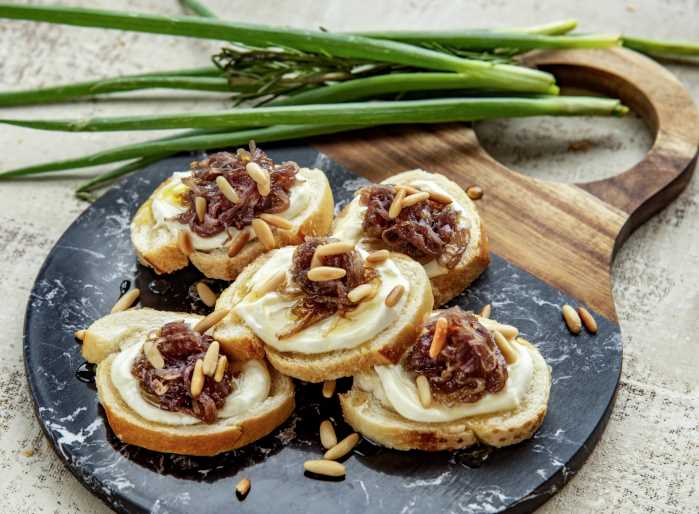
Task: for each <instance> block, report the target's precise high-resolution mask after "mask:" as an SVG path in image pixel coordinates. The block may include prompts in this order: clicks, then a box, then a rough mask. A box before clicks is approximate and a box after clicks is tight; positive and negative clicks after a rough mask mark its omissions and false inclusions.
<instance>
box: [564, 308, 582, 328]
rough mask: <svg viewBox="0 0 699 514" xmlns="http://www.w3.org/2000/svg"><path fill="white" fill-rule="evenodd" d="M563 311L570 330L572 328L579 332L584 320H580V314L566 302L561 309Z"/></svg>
mask: <svg viewBox="0 0 699 514" xmlns="http://www.w3.org/2000/svg"><path fill="white" fill-rule="evenodd" d="M561 312H562V313H563V319H564V320H565V322H566V325H567V326H568V330H570V331H571V333H573V334H579V333H580V329H581V328H582V321H581V320H580V316H579V315H578V313H577V312H576V311H575V309H573V308H572V307H571V306H570V305H568V304H565V305H564V306H563V308H562V309H561Z"/></svg>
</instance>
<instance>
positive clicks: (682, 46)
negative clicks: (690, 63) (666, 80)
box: [622, 36, 699, 57]
mask: <svg viewBox="0 0 699 514" xmlns="http://www.w3.org/2000/svg"><path fill="white" fill-rule="evenodd" d="M622 41H623V44H624V46H625V47H627V48H632V49H633V50H636V51H637V52H643V53H644V54H648V55H653V56H657V57H699V44H697V43H692V42H690V41H664V40H660V39H645V38H640V37H631V36H622Z"/></svg>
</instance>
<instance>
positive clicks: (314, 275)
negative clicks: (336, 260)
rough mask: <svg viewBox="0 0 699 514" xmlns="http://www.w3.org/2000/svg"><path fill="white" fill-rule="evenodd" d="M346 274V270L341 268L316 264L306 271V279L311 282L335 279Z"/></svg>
mask: <svg viewBox="0 0 699 514" xmlns="http://www.w3.org/2000/svg"><path fill="white" fill-rule="evenodd" d="M345 275H347V271H345V270H344V269H343V268H334V267H332V266H317V267H315V268H311V269H309V270H308V271H307V272H306V277H308V280H311V281H313V282H324V281H326V280H337V279H340V278H342V277H344V276H345Z"/></svg>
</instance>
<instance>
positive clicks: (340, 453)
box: [323, 432, 359, 460]
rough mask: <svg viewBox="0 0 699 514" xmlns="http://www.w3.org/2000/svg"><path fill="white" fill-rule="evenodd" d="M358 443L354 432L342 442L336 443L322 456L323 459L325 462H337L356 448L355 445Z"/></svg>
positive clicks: (357, 435) (357, 436)
mask: <svg viewBox="0 0 699 514" xmlns="http://www.w3.org/2000/svg"><path fill="white" fill-rule="evenodd" d="M358 442H359V434H357V433H356V432H354V433H352V434H350V435H348V436H347V437H345V438H344V439H343V440H342V441H340V442H339V443H337V444H336V445H335V446H333V447H332V448H330V449H329V450H328V451H327V452H325V455H323V458H324V459H327V460H338V459H341V458H342V457H344V456H345V455H347V454H348V453H349V452H351V451H352V449H353V448H354V447H355V446H357V443H358Z"/></svg>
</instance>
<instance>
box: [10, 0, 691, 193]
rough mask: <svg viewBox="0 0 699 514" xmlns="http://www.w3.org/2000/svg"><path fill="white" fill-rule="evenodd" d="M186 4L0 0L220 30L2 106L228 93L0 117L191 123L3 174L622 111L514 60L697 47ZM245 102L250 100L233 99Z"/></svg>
mask: <svg viewBox="0 0 699 514" xmlns="http://www.w3.org/2000/svg"><path fill="white" fill-rule="evenodd" d="M181 2H182V3H183V4H184V5H185V6H186V7H187V8H189V9H190V10H191V11H193V12H194V13H195V14H196V16H181V17H173V16H167V17H165V16H156V15H146V14H133V13H121V12H113V11H101V10H94V9H84V8H68V7H61V6H55V7H46V6H23V5H14V4H12V5H7V4H0V18H11V19H19V20H32V21H42V22H50V23H59V24H67V25H76V26H83V27H98V28H107V29H119V30H129V31H138V32H148V33H155V34H169V35H174V36H184V37H192V38H200V39H214V40H221V41H226V42H228V43H230V44H232V45H234V46H232V47H227V48H224V49H222V50H221V52H220V53H219V54H218V55H216V56H214V58H213V62H214V64H215V66H208V67H203V68H196V69H184V70H173V71H167V72H153V73H146V74H138V75H125V76H120V77H114V78H108V79H102V80H96V81H88V82H80V83H74V84H66V85H61V86H54V87H46V88H40V89H33V90H25V91H8V92H0V107H3V106H18V105H31V104H41V103H51V102H54V103H55V102H66V101H72V100H75V99H80V98H85V97H91V96H94V95H104V94H112V93H119V92H124V91H135V90H143V89H153V88H160V89H163V88H165V89H184V90H196V91H215V92H228V93H230V94H231V95H232V99H233V100H234V102H235V105H234V106H232V108H231V109H229V110H225V111H221V112H204V113H191V112H183V113H178V114H168V115H152V116H132V117H108V118H102V117H97V118H91V119H63V120H27V119H9V118H2V117H1V115H0V123H5V124H11V125H18V126H23V127H29V128H36V129H43V130H61V131H112V130H161V129H173V128H186V129H195V130H189V131H185V132H181V133H178V134H176V135H174V136H170V137H167V138H162V139H157V140H151V141H146V142H143V143H138V144H131V145H126V146H121V147H117V148H111V149H108V150H105V151H102V152H98V153H96V154H92V155H88V156H83V157H80V158H75V159H68V160H63V161H56V162H49V163H46V164H40V165H35V166H30V167H26V168H20V169H15V170H6V171H1V172H0V179H3V178H11V177H19V176H26V175H33V174H38V173H45V172H52V171H59V170H66V169H73V168H82V167H89V166H95V165H101V164H107V163H113V162H122V161H127V162H126V164H124V165H122V166H120V167H119V168H116V169H114V170H112V171H109V172H107V173H104V174H102V175H99V176H97V177H95V178H93V179H92V180H90V181H89V182H86V183H84V184H82V185H81V186H80V187H79V188H78V190H77V193H78V195H79V196H80V197H82V198H88V197H91V193H90V192H91V191H94V190H95V189H97V188H99V187H102V186H104V185H105V184H107V183H109V182H111V181H113V180H114V179H116V178H117V177H120V176H123V175H125V174H127V173H130V172H132V171H134V170H137V169H139V168H142V167H144V166H147V165H148V164H150V163H152V162H154V161H157V160H159V159H162V158H164V157H166V156H169V155H172V154H175V153H177V152H183V151H203V150H210V149H216V148H223V147H231V146H236V145H243V144H247V142H248V141H249V140H251V139H253V140H255V141H257V142H271V141H281V140H289V139H298V138H305V137H310V136H315V135H321V134H330V133H337V132H342V131H349V130H355V129H358V128H364V127H370V126H376V125H383V124H397V123H440V122H453V121H475V120H484V119H490V118H501V117H519V116H539V115H621V114H624V113H625V112H627V109H626V107H624V106H623V105H621V103H620V102H619V101H618V100H615V99H609V98H599V97H568V96H558V87H557V86H556V84H555V79H554V77H553V76H552V75H550V74H548V73H545V72H543V71H539V70H533V69H530V68H525V67H522V66H518V65H517V63H516V57H517V55H518V54H520V53H523V52H526V51H529V50H533V49H545V48H604V47H610V46H616V45H620V44H622V43H623V44H624V45H625V46H629V47H631V48H634V49H637V50H639V51H643V52H646V53H649V54H653V55H656V56H657V55H661V56H666V55H671V56H677V55H681V56H696V55H699V46H697V45H692V44H689V43H670V42H659V41H652V40H646V39H638V38H628V37H623V38H622V37H620V36H614V35H612V36H610V35H596V34H589V35H575V34H572V35H571V34H569V33H570V32H571V31H572V30H573V29H575V27H576V23H575V22H574V21H562V22H556V23H552V24H549V25H544V26H539V27H531V28H527V29H507V30H482V29H481V30H463V31H453V32H367V33H361V34H343V33H331V32H326V31H323V30H319V31H310V30H301V29H291V28H278V27H271V26H266V25H251V24H243V23H236V22H230V21H223V20H219V19H217V18H215V16H214V14H213V13H212V12H211V11H209V10H208V9H207V8H206V7H204V6H203V5H202V4H200V3H199V2H198V1H196V0H181ZM242 102H246V103H247V104H248V105H252V106H251V107H239V106H238V104H240V103H242Z"/></svg>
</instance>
